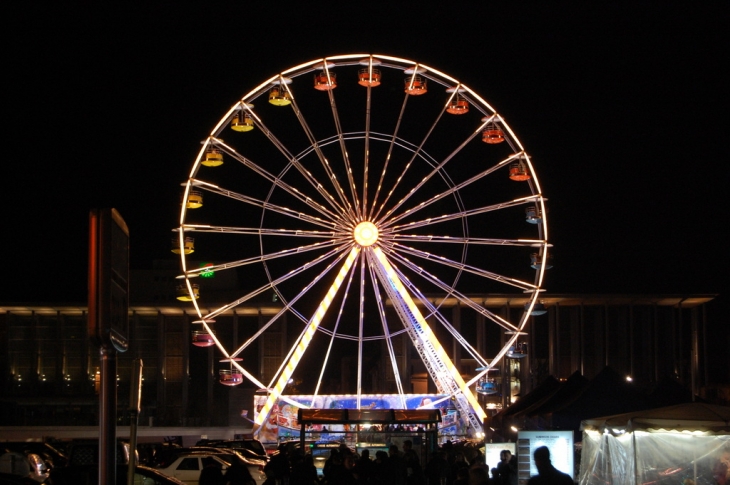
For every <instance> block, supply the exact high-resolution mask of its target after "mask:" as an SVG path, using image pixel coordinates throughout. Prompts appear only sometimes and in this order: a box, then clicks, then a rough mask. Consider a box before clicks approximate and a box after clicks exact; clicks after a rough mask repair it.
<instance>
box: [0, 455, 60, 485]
mask: <svg viewBox="0 0 730 485" xmlns="http://www.w3.org/2000/svg"><path fill="white" fill-rule="evenodd" d="M0 473H8V474H10V475H15V476H18V477H27V478H30V479H31V480H33V481H34V482H35V483H36V485H38V484H39V483H43V482H45V481H46V480H47V479H48V477H49V467H48V465H47V464H46V461H45V460H44V459H43V458H41V457H40V456H39V455H36V454H35V453H21V452H18V451H8V452H5V453H2V454H0Z"/></svg>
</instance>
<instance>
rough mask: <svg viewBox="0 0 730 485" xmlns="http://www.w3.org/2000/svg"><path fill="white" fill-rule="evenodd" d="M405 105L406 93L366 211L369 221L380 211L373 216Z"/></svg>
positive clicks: (406, 100) (406, 101) (406, 102)
mask: <svg viewBox="0 0 730 485" xmlns="http://www.w3.org/2000/svg"><path fill="white" fill-rule="evenodd" d="M407 104H408V93H406V96H405V98H403V103H402V104H401V108H400V113H399V114H398V119H397V120H396V123H395V128H394V130H393V134H392V135H391V136H390V137H389V138H390V143H389V144H388V153H387V154H386V156H385V163H384V164H383V170H382V171H381V172H380V180H378V186H377V187H376V188H375V195H374V196H373V202H372V206H371V207H370V210H369V211H368V218H369V219H375V218H377V215H378V213H379V212H380V211H378V212H377V213H375V214H373V212H374V211H375V207H376V206H377V202H378V195H380V191H381V190H382V188H383V182H384V180H385V174H386V173H387V172H388V165H389V163H390V158H391V156H392V155H393V147H395V146H396V143H395V142H396V140H397V139H398V132H399V131H400V126H401V123H402V122H403V115H404V114H405V111H406V106H407ZM414 158H415V157H414ZM412 161H413V159H411V160H410V162H412ZM410 162H409V165H410ZM393 190H395V187H393V188H392V189H391V193H392V192H393ZM386 202H387V199H386ZM383 204H385V202H383Z"/></svg>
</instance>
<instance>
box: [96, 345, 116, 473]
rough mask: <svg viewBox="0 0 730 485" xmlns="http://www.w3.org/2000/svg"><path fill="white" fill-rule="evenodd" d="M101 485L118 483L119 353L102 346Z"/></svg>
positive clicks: (100, 407)
mask: <svg viewBox="0 0 730 485" xmlns="http://www.w3.org/2000/svg"><path fill="white" fill-rule="evenodd" d="M99 361H100V362H99V363H100V367H101V369H100V374H101V375H100V377H101V382H100V386H101V387H100V389H99V483H100V484H102V485H114V484H115V483H116V469H117V463H116V460H117V457H116V441H117V439H116V432H117V422H116V421H117V351H116V350H115V349H114V348H107V347H105V346H102V347H101V349H100V351H99Z"/></svg>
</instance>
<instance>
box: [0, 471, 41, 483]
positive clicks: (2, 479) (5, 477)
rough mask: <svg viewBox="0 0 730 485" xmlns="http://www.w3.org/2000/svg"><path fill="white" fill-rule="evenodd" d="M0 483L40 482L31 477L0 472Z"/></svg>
mask: <svg viewBox="0 0 730 485" xmlns="http://www.w3.org/2000/svg"><path fill="white" fill-rule="evenodd" d="M0 485H38V482H36V481H35V480H33V479H32V478H29V477H21V476H20V475H13V474H12V473H2V472H0Z"/></svg>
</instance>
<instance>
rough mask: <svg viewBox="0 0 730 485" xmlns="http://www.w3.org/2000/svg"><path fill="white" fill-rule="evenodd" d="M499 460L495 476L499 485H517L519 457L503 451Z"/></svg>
mask: <svg viewBox="0 0 730 485" xmlns="http://www.w3.org/2000/svg"><path fill="white" fill-rule="evenodd" d="M499 460H500V461H499V463H498V464H497V468H496V471H497V473H496V474H495V478H496V481H497V485H517V457H516V456H513V455H512V452H510V451H509V450H502V451H501V452H500V453H499Z"/></svg>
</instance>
